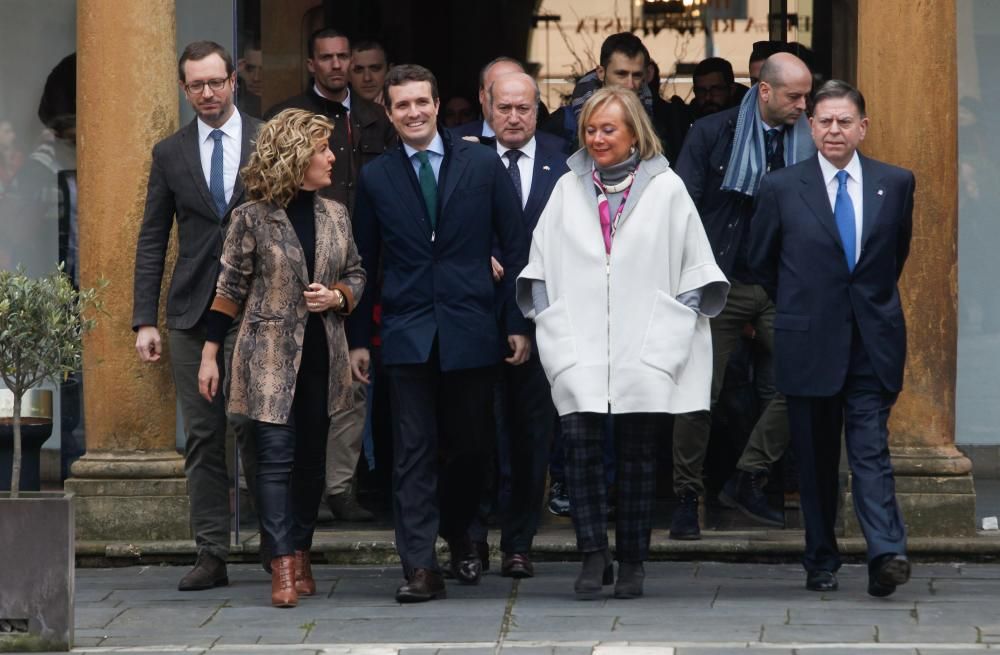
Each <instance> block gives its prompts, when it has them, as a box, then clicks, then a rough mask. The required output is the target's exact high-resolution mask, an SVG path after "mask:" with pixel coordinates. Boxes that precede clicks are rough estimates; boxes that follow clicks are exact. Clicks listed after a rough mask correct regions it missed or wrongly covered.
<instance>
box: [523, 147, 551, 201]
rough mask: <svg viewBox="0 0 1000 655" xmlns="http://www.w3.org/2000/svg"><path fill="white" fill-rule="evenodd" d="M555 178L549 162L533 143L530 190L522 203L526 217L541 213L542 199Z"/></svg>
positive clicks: (546, 194)
mask: <svg viewBox="0 0 1000 655" xmlns="http://www.w3.org/2000/svg"><path fill="white" fill-rule="evenodd" d="M555 179H556V173H555V172H554V171H553V170H552V166H551V164H550V163H549V162H548V161H547V159H546V158H545V157H543V156H542V154H541V151H540V149H539V148H538V145H537V143H536V145H535V167H534V171H533V172H532V174H531V191H529V192H528V202H526V203H525V205H524V215H525V216H526V217H533V216H537V215H538V214H539V213H541V210H542V207H541V205H542V204H543V203H542V200H543V199H544V198H547V197H548V195H549V189H551V188H552V185H553V184H554V181H555Z"/></svg>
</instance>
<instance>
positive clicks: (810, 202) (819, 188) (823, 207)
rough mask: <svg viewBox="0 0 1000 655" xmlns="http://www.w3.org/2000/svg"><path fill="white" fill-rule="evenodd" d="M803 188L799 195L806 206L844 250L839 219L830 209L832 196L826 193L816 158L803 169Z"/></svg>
mask: <svg viewBox="0 0 1000 655" xmlns="http://www.w3.org/2000/svg"><path fill="white" fill-rule="evenodd" d="M801 181H802V186H801V188H800V189H799V193H800V194H801V195H802V199H803V200H805V204H806V206H807V207H809V210H810V211H812V213H813V215H814V216H815V217H816V218H817V219H818V220H819V222H820V224H821V225H822V226H823V227H824V228H825V229H826V231H827V232H829V233H830V236H831V237H832V238H833V240H834V241H836V242H837V245H839V246H840V249H841V250H843V249H844V244H843V242H842V241H841V240H840V230H838V229H837V219H836V218H834V216H833V209H832V208H831V207H830V196H829V195H828V194H827V191H826V184H825V183H824V181H823V173H822V170H821V169H820V167H819V159H818V158H817V157H816V156H813V158H812V159H811V160H810V163H809V164H808V165H806V166H804V167H803V175H802V178H801Z"/></svg>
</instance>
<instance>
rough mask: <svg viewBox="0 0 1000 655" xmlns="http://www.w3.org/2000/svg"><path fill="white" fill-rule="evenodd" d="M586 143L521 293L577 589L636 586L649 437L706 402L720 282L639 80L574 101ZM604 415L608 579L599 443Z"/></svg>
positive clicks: (643, 551) (648, 486)
mask: <svg viewBox="0 0 1000 655" xmlns="http://www.w3.org/2000/svg"><path fill="white" fill-rule="evenodd" d="M579 125H580V127H579V130H580V133H579V141H580V143H581V144H584V146H585V147H584V148H583V149H581V150H580V151H578V152H577V153H576V154H574V155H573V156H572V157H570V159H569V161H568V164H569V167H570V172H568V173H566V174H565V175H563V177H562V178H561V179H560V180H559V182H558V183H557V184H556V187H555V189H554V190H553V191H552V195H551V197H550V199H549V202H548V205H546V208H545V210H544V212H543V213H542V216H541V218H540V219H539V221H538V226H537V227H536V228H535V231H534V234H533V238H532V243H531V256H530V259H529V261H528V265H527V266H526V267H525V268H524V270H523V271H522V272H521V274H520V276H519V277H518V280H517V301H518V305H519V306H520V308H521V310H522V311H523V312H524V314H525V316H527V317H528V318H533V319H534V321H535V326H536V341H537V346H538V353H539V357H540V358H541V361H542V366H543V367H544V368H545V373H546V375H547V376H548V379H549V383H550V384H551V385H552V398H553V401H554V402H555V406H556V409H557V410H558V412H559V416H560V422H561V427H562V431H563V437H564V439H565V447H566V464H565V470H566V485H567V488H568V491H569V496H570V503H571V505H572V516H573V526H574V528H575V530H576V540H577V548H578V549H579V550H580V552H581V553H582V554H583V567H582V569H581V571H580V575H579V577H578V578H577V580H576V583H575V585H574V588H575V591H576V593H577V594H579V595H581V596H583V597H593V596H598V595H600V594H601V591H602V585H608V584H611V583H612V582H614V583H615V588H614V595H615V596H616V597H618V598H634V597H636V596H640V595H642V584H643V578H644V570H643V562H644V561H645V560H646V559H648V555H649V539H650V529H651V523H652V507H653V493H654V487H655V475H656V471H655V461H656V442H657V440H658V438H660V437H665V436H669V434H670V433H669V425H670V417H669V415H670V414H676V413H681V412H691V411H695V410H701V409H708V406H709V393H710V385H711V381H712V342H711V339H712V337H711V332H710V330H709V323H708V319H709V318H710V317H712V316H715V315H716V314H718V313H719V312H720V311H721V310H722V308H723V306H724V304H725V299H726V294H727V292H728V290H729V283H728V282H727V281H726V277H725V275H723V273H722V271H721V270H720V269H719V267H718V266H717V265H716V263H715V258H714V257H713V255H712V250H711V246H710V245H709V243H708V238H707V237H706V236H705V231H704V229H703V228H702V224H701V220H700V219H699V217H698V212H697V211H696V210H695V207H694V203H693V202H692V201H691V198H690V197H689V196H688V193H687V191H686V190H685V188H684V184H683V183H682V182H681V180H680V178H678V177H677V175H675V174H674V172H673V171H671V170H670V168H669V166H668V163H667V160H666V159H665V158H664V157H663V155H662V151H661V146H660V141H659V139H658V138H657V136H656V133H655V132H654V130H653V127H652V124H651V123H650V120H649V117H648V115H647V113H646V111H645V109H644V108H643V106H642V104H641V103H640V102H639V100H638V98H637V97H636V95H635V93H633V92H631V91H629V90H628V89H621V88H611V87H605V88H603V89H601V90H599V91H597V92H596V93H594V95H593V96H592V97H591V98H590V99H589V100H587V102H586V104H584V106H583V109H582V111H581V114H580V121H579ZM608 413H611V414H613V415H614V417H613V425H614V438H615V450H616V460H617V480H618V496H617V499H618V502H617V512H616V525H615V543H616V546H615V551H616V558H617V560H618V562H619V566H618V577H617V580H615V579H614V571H613V566H612V557H611V553H610V551H609V550H608V536H607V518H606V517H607V491H606V488H605V482H604V464H603V456H602V443H603V439H604V436H603V435H604V430H603V426H604V422H605V418H606V416H607V414H608Z"/></svg>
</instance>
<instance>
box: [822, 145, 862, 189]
mask: <svg viewBox="0 0 1000 655" xmlns="http://www.w3.org/2000/svg"><path fill="white" fill-rule="evenodd" d="M817 157H818V158H819V170H820V172H821V173H822V174H823V182H824V184H826V185H827V186H829V185H830V183H831V182H832V181H833V180H834V178H836V177H837V171H839V170H840V169H839V168H837V167H836V166H834V165H833V164H832V163H830V160H828V159H827V158H826V157H824V156H823V153H818V154H817ZM844 170H845V171H847V176H848V177H849V178H851V179H852V180H854V181H855V182H859V183H860V182H861V158H860V157H858V151H857V150H855V151H854V155H853V156H852V157H851V161H849V162H847V166H844Z"/></svg>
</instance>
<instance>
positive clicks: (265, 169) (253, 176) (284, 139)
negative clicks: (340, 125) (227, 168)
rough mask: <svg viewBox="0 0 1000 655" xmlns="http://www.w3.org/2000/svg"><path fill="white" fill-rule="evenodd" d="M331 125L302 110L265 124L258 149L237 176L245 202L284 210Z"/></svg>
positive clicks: (284, 112)
mask: <svg viewBox="0 0 1000 655" xmlns="http://www.w3.org/2000/svg"><path fill="white" fill-rule="evenodd" d="M331 132H333V123H331V122H330V121H329V120H328V119H326V118H325V117H323V116H320V115H318V114H314V113H312V112H311V111H306V110H304V109H286V110H284V111H282V112H281V113H279V114H278V115H277V116H275V117H274V118H272V119H271V120H269V121H268V122H266V123H264V125H263V126H262V127H261V128H260V132H258V133H257V147H256V148H255V149H254V151H253V154H252V155H250V161H249V162H247V165H246V166H245V167H244V168H243V170H242V171H241V172H240V174H241V175H242V176H243V185H244V187H246V192H247V198H249V199H250V200H257V201H262V202H267V203H273V204H275V205H278V206H279V207H285V206H287V205H288V203H289V201H291V199H292V198H293V197H294V196H295V193H296V192H297V191H298V190H299V186H300V185H301V184H302V180H303V178H305V174H306V169H307V168H309V160H310V159H311V158H312V156H313V155H314V154H315V153H316V145H317V143H319V142H321V141H326V140H327V139H329V138H330V134H331Z"/></svg>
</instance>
